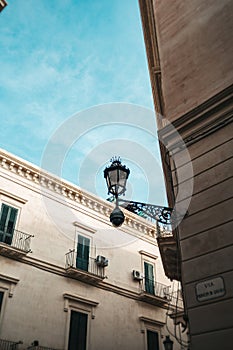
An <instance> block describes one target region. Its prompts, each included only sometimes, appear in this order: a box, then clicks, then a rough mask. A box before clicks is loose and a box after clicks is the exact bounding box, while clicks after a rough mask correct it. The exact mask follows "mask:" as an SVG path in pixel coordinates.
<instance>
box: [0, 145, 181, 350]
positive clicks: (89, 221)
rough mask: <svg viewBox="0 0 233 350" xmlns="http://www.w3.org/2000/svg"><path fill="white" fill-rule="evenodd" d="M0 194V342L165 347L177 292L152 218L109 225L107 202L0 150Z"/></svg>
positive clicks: (35, 349) (38, 347) (93, 348)
mask: <svg viewBox="0 0 233 350" xmlns="http://www.w3.org/2000/svg"><path fill="white" fill-rule="evenodd" d="M0 201H1V203H0V205H1V214H0V215H1V216H0V348H1V349H4V350H8V349H17V348H19V349H31V350H43V349H48V348H49V349H68V350H73V349H80V350H85V349H87V350H99V349H106V350H107V349H112V350H116V349H119V348H121V349H125V350H130V349H134V350H137V349H138V350H139V349H140V350H151V349H157V350H162V349H163V341H164V339H165V336H166V335H169V334H170V332H171V333H172V334H175V333H174V325H173V321H172V319H170V317H168V316H167V313H168V311H169V312H170V313H172V312H173V311H174V310H175V308H176V309H177V305H178V304H177V301H178V302H179V303H180V299H179V300H178V299H174V295H175V294H174V295H173V299H171V292H172V291H175V290H172V288H174V286H171V282H170V280H169V279H168V278H167V277H166V276H165V274H164V271H163V266H162V262H161V259H160V253H159V248H158V246H157V241H156V229H155V226H153V225H152V224H151V223H149V222H147V221H146V220H144V219H142V218H140V217H137V216H136V215H134V214H132V213H130V212H128V213H125V216H126V220H125V223H124V225H123V226H122V227H121V228H119V229H116V228H113V227H112V226H111V224H110V222H109V215H110V213H111V211H112V209H113V205H112V204H110V203H108V202H107V201H104V200H102V199H100V198H98V197H96V196H95V195H92V194H90V193H88V192H85V191H83V190H81V189H80V188H78V187H77V186H74V185H73V184H71V183H69V182H66V181H64V180H61V179H59V178H57V177H55V176H53V175H51V174H49V173H47V172H45V171H43V170H42V169H40V168H38V167H36V166H33V165H32V164H30V163H28V162H26V161H24V160H22V159H19V158H18V157H15V156H14V155H12V154H10V153H8V152H6V151H3V150H1V152H0ZM175 288H176V287H175ZM178 307H179V308H180V310H182V303H180V304H179V305H178ZM170 337H171V339H172V340H173V341H174V349H175V350H178V349H182V346H181V345H180V344H179V343H178V342H177V341H176V339H175V338H174V337H173V336H172V335H171V334H170ZM178 338H179V337H178Z"/></svg>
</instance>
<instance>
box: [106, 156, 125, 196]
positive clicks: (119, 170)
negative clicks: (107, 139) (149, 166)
mask: <svg viewBox="0 0 233 350" xmlns="http://www.w3.org/2000/svg"><path fill="white" fill-rule="evenodd" d="M129 173H130V170H129V169H128V168H126V166H125V165H122V164H121V161H120V159H119V158H114V159H112V163H111V165H110V166H109V167H106V168H105V169H104V177H105V179H106V183H107V186H108V193H111V194H112V195H113V196H114V197H115V198H116V199H117V198H118V196H120V195H121V194H124V193H125V191H126V181H127V179H128V177H129Z"/></svg>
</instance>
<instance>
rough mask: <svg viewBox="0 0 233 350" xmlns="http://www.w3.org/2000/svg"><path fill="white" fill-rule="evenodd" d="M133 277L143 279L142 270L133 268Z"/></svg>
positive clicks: (137, 279) (138, 279)
mask: <svg viewBox="0 0 233 350" xmlns="http://www.w3.org/2000/svg"><path fill="white" fill-rule="evenodd" d="M133 279H134V280H136V281H141V280H142V279H143V276H142V274H141V272H140V271H137V270H133Z"/></svg>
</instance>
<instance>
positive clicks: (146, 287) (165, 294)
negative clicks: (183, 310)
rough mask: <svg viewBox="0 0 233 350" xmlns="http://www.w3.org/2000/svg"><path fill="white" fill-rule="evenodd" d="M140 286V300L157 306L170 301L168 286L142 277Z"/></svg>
mask: <svg viewBox="0 0 233 350" xmlns="http://www.w3.org/2000/svg"><path fill="white" fill-rule="evenodd" d="M141 288H142V289H141V293H140V300H142V301H145V302H147V303H150V304H153V305H158V306H160V305H164V304H167V303H168V302H170V297H169V288H170V286H166V285H165V284H162V283H159V282H155V281H153V280H149V279H145V278H144V279H143V283H142V285H141Z"/></svg>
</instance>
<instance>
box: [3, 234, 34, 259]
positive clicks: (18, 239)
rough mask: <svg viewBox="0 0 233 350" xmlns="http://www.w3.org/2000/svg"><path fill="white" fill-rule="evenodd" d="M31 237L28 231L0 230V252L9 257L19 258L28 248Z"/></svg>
mask: <svg viewBox="0 0 233 350" xmlns="http://www.w3.org/2000/svg"><path fill="white" fill-rule="evenodd" d="M31 237H33V235H30V234H28V233H25V232H22V231H18V230H13V232H12V233H8V232H5V231H0V254H1V255H5V256H8V257H11V258H20V257H22V256H24V255H26V254H27V253H29V252H30V251H31V250H30V244H31Z"/></svg>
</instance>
